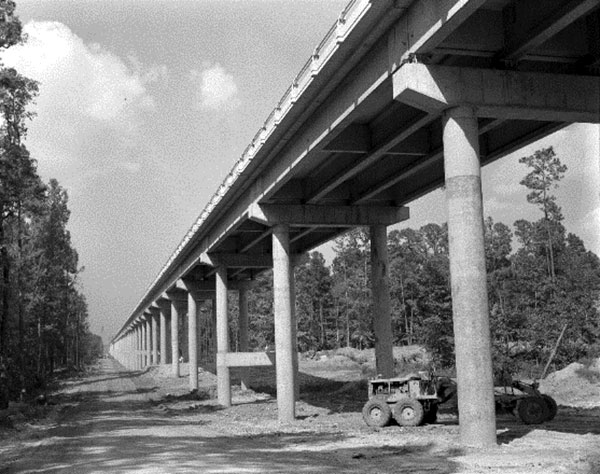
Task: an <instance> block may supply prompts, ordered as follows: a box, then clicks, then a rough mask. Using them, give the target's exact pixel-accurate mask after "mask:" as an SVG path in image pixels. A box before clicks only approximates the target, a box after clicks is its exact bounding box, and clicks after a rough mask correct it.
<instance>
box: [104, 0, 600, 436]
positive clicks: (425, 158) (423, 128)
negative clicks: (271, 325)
mask: <svg viewBox="0 0 600 474" xmlns="http://www.w3.org/2000/svg"><path fill="white" fill-rule="evenodd" d="M599 4H600V2H598V0H544V2H539V1H533V0H519V1H514V0H354V1H351V2H350V3H349V5H348V6H347V7H346V8H345V10H344V11H343V12H342V13H341V15H340V17H339V20H338V21H337V22H336V24H335V25H333V27H332V28H331V29H330V30H329V32H328V33H327V35H326V37H325V38H324V39H323V40H322V41H321V43H320V44H319V45H318V46H317V47H316V49H315V50H314V53H313V55H312V57H311V58H310V59H309V61H308V62H307V63H306V64H305V66H304V67H303V69H302V70H301V71H300V73H299V74H298V75H297V77H296V79H295V81H294V83H293V84H292V85H291V86H290V88H289V89H288V90H287V91H286V93H285V95H284V96H283V98H282V99H281V101H280V102H279V104H277V106H276V108H275V109H274V110H273V112H272V113H271V115H270V116H269V117H268V119H267V120H266V122H265V124H264V126H263V127H262V129H261V130H260V131H259V132H258V134H257V135H256V136H255V138H254V140H253V141H252V143H251V144H250V145H249V146H248V147H247V149H246V150H245V151H244V152H243V154H242V156H241V158H240V159H239V160H238V161H237V163H236V165H235V167H234V168H233V170H231V172H230V173H229V174H228V175H227V177H226V178H225V180H224V182H223V183H222V184H221V186H220V187H219V188H218V190H217V192H216V193H215V195H214V197H213V198H212V200H211V201H210V202H209V203H208V204H207V206H206V207H205V209H204V210H203V211H202V213H201V214H200V216H199V217H198V219H197V221H196V222H195V223H194V224H193V226H192V227H191V229H190V230H189V232H188V233H187V234H186V235H185V237H184V239H183V241H182V242H181V244H180V245H179V247H178V248H177V250H176V251H175V252H174V253H173V255H172V256H171V257H170V258H169V260H168V262H167V263H166V264H165V265H164V267H163V269H162V270H161V271H160V273H159V274H158V276H157V277H156V279H155V280H154V282H153V283H152V284H151V285H150V286H149V288H148V290H147V291H146V293H145V294H144V295H143V297H142V298H141V300H140V302H139V304H138V305H137V307H136V308H135V309H134V310H133V312H132V313H131V314H130V315H129V316H128V317H127V319H126V320H125V321H124V324H123V326H122V328H121V329H120V330H119V332H118V333H117V334H116V335H115V337H114V339H113V340H112V343H111V352H112V354H113V355H114V356H115V357H117V358H118V359H119V360H120V361H121V362H123V363H124V364H126V365H128V366H130V367H138V368H139V367H142V366H144V365H147V364H153V363H158V362H159V361H158V351H159V349H160V354H161V357H162V360H161V361H160V362H162V363H167V362H169V361H172V362H171V363H172V364H173V368H174V371H178V362H177V360H178V354H179V350H178V347H177V329H178V323H177V321H178V318H181V316H182V314H183V313H185V312H187V313H188V315H190V317H189V318H188V331H187V332H188V337H189V341H188V344H187V345H188V350H189V360H190V386H191V388H194V387H195V386H197V383H198V381H197V370H196V369H197V350H198V347H197V344H198V338H197V313H198V309H197V308H198V302H201V301H203V300H206V299H214V301H215V302H216V305H215V308H216V310H215V313H216V314H215V317H216V332H217V337H216V339H217V344H216V346H217V347H216V351H217V353H216V361H217V364H216V368H217V379H218V398H219V401H220V403H221V404H223V405H225V406H227V405H230V404H231V395H230V393H231V391H230V378H229V368H230V367H234V366H249V365H261V364H266V363H271V360H270V358H269V357H268V355H266V354H265V353H258V352H248V348H247V341H246V336H245V334H246V331H247V329H246V328H247V317H248V315H247V304H246V296H245V295H246V291H247V288H248V287H249V286H250V285H252V281H253V279H254V278H255V276H256V275H257V274H258V273H260V272H262V271H264V270H266V269H269V268H273V275H274V318H275V355H276V374H277V406H278V416H279V419H280V421H281V422H289V421H292V420H293V419H294V417H295V398H296V373H297V355H296V354H297V352H296V337H295V329H294V328H295V316H294V282H293V272H292V268H293V265H294V262H295V261H296V260H297V259H299V258H301V255H302V254H304V253H305V252H307V251H308V250H310V249H313V248H315V247H317V246H319V245H321V244H323V243H325V242H327V241H329V240H330V239H332V238H334V237H336V236H338V235H339V234H341V233H343V232H345V231H346V230H347V229H348V228H351V227H353V226H369V228H370V233H371V242H372V244H371V245H372V252H371V253H372V268H373V270H372V271H373V274H372V285H373V304H374V311H373V314H374V315H375V316H374V318H375V320H374V321H373V323H374V329H375V335H376V340H377V343H376V360H377V370H378V372H379V373H382V374H384V375H391V374H392V370H393V359H392V339H391V323H390V302H389V301H390V299H389V289H388V275H387V250H386V228H387V226H389V225H391V224H395V223H397V222H400V221H402V220H405V219H408V217H409V214H408V209H407V207H406V206H407V205H408V204H409V203H410V202H411V201H413V200H415V199H417V198H418V197H420V196H423V195H424V194H426V193H428V192H430V191H431V190H433V189H436V188H438V187H440V186H445V189H446V200H447V212H448V230H449V247H450V270H451V285H452V301H453V320H454V332H455V344H456V365H457V378H458V386H459V410H460V436H461V442H462V443H463V444H465V445H469V446H487V445H492V444H495V443H496V429H495V415H494V400H493V391H492V384H493V382H492V367H491V351H490V333H489V321H488V319H489V311H488V303H487V294H486V273H485V259H484V249H483V214H482V189H481V180H480V169H481V166H483V165H486V164H488V163H490V162H492V161H494V160H496V159H498V158H501V157H502V156H504V155H505V154H507V153H509V152H512V151H515V150H518V149H519V148H521V147H523V146H525V145H527V144H529V143H531V142H533V141H535V140H537V139H539V138H541V137H544V136H546V135H548V134H551V133H553V132H554V131H556V130H559V129H560V128H562V127H564V126H566V125H567V124H569V123H573V122H589V123H598V122H599V121H600V112H599V108H600V78H599V76H600V12H599ZM228 290H237V291H239V292H240V311H239V314H240V321H239V325H240V329H241V330H240V333H241V340H240V348H241V351H242V352H239V353H234V352H230V350H229V340H228V334H227V324H228V314H227V291H228ZM169 319H170V321H171V327H172V328H173V330H172V331H171V330H169V329H168V322H169ZM159 326H160V329H159ZM157 334H160V336H161V338H160V340H158V338H157ZM167 334H170V335H171V337H170V339H171V340H172V341H173V342H172V343H171V344H170V346H171V352H172V356H171V357H167V354H166V352H167V346H168V342H169V341H167V337H166V335H167ZM271 358H272V357H271Z"/></svg>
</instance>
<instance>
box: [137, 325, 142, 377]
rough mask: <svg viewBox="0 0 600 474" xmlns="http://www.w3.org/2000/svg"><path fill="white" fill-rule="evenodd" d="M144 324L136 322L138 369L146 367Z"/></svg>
mask: <svg viewBox="0 0 600 474" xmlns="http://www.w3.org/2000/svg"><path fill="white" fill-rule="evenodd" d="M143 327H144V326H143V324H142V323H141V322H138V323H137V324H136V331H137V351H138V360H137V369H138V370H141V369H142V368H143V367H144V339H143V335H144V334H143V331H144V329H143Z"/></svg>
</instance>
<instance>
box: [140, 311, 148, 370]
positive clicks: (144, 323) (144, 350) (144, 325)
mask: <svg viewBox="0 0 600 474" xmlns="http://www.w3.org/2000/svg"><path fill="white" fill-rule="evenodd" d="M140 326H141V333H142V334H141V338H142V340H141V347H142V350H141V352H142V357H141V360H142V364H141V367H140V368H141V369H143V368H144V367H146V341H147V339H146V320H145V319H142V320H141V321H140Z"/></svg>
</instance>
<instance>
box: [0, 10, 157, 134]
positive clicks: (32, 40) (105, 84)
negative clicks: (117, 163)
mask: <svg viewBox="0 0 600 474" xmlns="http://www.w3.org/2000/svg"><path fill="white" fill-rule="evenodd" d="M25 32H26V33H27V35H28V40H27V42H26V43H25V44H24V45H19V46H15V47H13V48H10V49H9V50H7V51H6V53H4V55H3V60H4V63H5V64H6V65H7V66H14V67H15V68H17V69H18V70H19V71H20V72H21V73H22V74H24V75H26V76H28V77H31V78H33V79H35V80H37V81H40V83H41V93H40V98H39V100H38V104H39V107H40V108H44V107H48V106H52V109H53V110H54V111H56V110H59V111H62V112H68V113H69V114H73V115H80V116H81V115H83V116H84V117H87V118H91V119H95V120H99V121H104V122H111V121H113V120H115V119H117V118H119V119H120V120H119V122H120V124H121V125H122V119H123V118H124V119H127V120H131V117H130V116H128V115H130V114H131V112H134V111H135V110H136V109H137V110H139V109H147V108H151V107H152V106H153V100H152V97H151V96H150V95H149V94H148V92H147V90H146V87H145V84H144V81H143V78H142V75H141V74H140V73H139V72H134V71H132V70H131V68H130V67H128V66H127V65H126V64H125V63H124V62H123V61H122V60H121V59H120V58H118V57H117V56H115V55H114V54H112V53H110V52H108V51H106V50H104V49H103V48H102V47H101V46H100V45H97V44H91V45H86V44H85V43H84V42H83V40H82V39H81V38H79V37H78V36H77V35H75V34H74V33H73V32H72V31H71V30H70V29H69V28H68V27H67V26H65V25H63V24H62V23H58V22H37V21H30V22H29V23H27V25H25Z"/></svg>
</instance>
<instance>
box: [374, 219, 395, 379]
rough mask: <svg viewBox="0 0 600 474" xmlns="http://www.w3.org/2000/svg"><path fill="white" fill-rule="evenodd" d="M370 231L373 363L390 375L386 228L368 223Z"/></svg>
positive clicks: (390, 318) (392, 355)
mask: <svg viewBox="0 0 600 474" xmlns="http://www.w3.org/2000/svg"><path fill="white" fill-rule="evenodd" d="M370 234H371V287H372V298H373V330H374V333H375V364H376V369H377V374H380V375H381V376H382V377H385V378H389V377H393V376H394V349H393V335H392V314H391V313H392V309H391V303H390V277H389V262H388V252H387V227H386V226H385V225H374V226H371V228H370Z"/></svg>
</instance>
